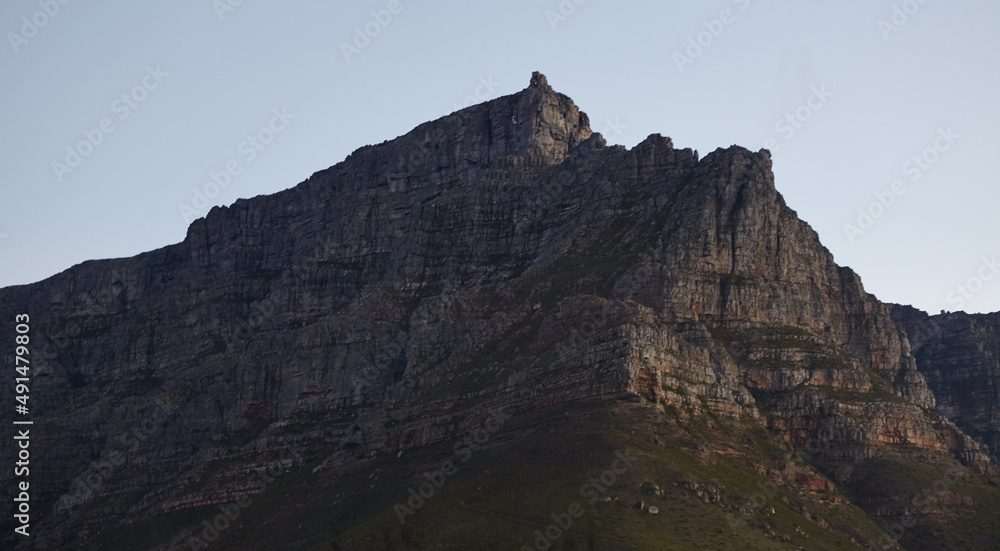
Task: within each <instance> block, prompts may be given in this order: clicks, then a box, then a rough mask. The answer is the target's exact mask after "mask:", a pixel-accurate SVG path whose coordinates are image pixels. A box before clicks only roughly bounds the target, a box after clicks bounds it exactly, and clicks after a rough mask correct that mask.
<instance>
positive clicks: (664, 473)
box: [137, 400, 880, 551]
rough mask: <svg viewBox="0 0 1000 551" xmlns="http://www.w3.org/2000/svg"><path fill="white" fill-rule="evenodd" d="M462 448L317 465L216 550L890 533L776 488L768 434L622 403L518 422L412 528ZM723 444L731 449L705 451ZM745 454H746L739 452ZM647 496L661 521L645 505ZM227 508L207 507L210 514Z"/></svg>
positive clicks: (822, 544)
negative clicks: (564, 527)
mask: <svg viewBox="0 0 1000 551" xmlns="http://www.w3.org/2000/svg"><path fill="white" fill-rule="evenodd" d="M452 445H453V443H452V442H449V443H444V444H440V445H435V446H429V447H427V448H423V449H419V450H414V451H412V452H410V453H407V454H404V455H403V456H402V457H400V458H396V457H383V458H376V459H372V460H367V461H363V462H362V463H361V464H359V465H357V466H355V467H354V468H353V469H351V470H350V471H349V472H347V473H345V474H344V475H343V476H337V475H335V474H334V473H333V472H331V471H326V470H320V471H318V472H317V473H315V474H314V473H312V472H311V470H312V467H314V466H315V465H316V464H317V463H314V464H312V465H309V466H307V467H306V468H303V469H301V470H299V471H297V472H296V473H293V474H291V475H289V476H288V477H286V478H284V479H282V480H281V481H279V482H276V483H274V484H272V485H271V486H269V487H268V488H267V490H266V491H265V492H264V493H262V494H260V495H258V496H255V497H254V498H253V503H252V505H251V506H250V507H249V508H248V509H246V510H245V511H243V513H242V514H241V515H240V517H239V518H238V519H237V520H236V522H235V523H234V524H233V526H231V527H229V528H228V529H226V530H224V531H223V532H222V534H221V537H220V538H219V539H218V540H217V541H215V542H213V543H212V544H211V545H210V546H209V548H210V549H219V550H230V549H232V550H236V549H240V550H245V549H258V548H262V547H259V546H258V545H256V544H258V543H259V542H268V543H270V544H271V545H268V546H267V547H268V548H278V549H311V550H313V551H319V550H334V549H342V550H352V549H353V550H362V549H363V550H386V551H388V550H431V549H436V550H448V549H456V550H458V549H461V550H465V551H472V550H480V549H481V550H487V549H489V550H495V549H512V550H514V549H521V548H522V546H523V545H528V546H529V547H531V548H534V544H533V542H534V540H535V539H536V538H537V535H536V534H535V533H534V532H535V530H542V531H544V530H545V529H546V526H547V525H550V524H552V522H553V521H552V519H551V515H552V514H553V513H562V512H566V511H567V510H568V508H569V507H570V505H571V504H573V503H577V504H579V505H580V507H581V508H582V510H583V511H584V514H583V516H582V517H580V518H578V519H574V522H573V525H572V526H571V527H570V529H569V530H568V531H567V533H566V534H564V535H562V536H561V537H559V538H558V539H557V540H556V541H555V542H554V544H553V545H552V547H551V548H550V549H553V550H573V549H577V550H585V549H590V550H646V549H650V550H652V549H656V550H665V549H677V550H681V549H684V550H688V549H692V550H693V549H706V550H708V549H725V548H729V547H732V548H737V549H746V550H770V549H799V548H800V547H803V548H805V549H816V550H826V549H830V550H835V549H854V548H857V547H856V546H855V545H853V544H852V543H851V542H850V541H849V538H848V537H847V536H846V535H845V534H853V535H855V536H856V537H857V538H858V539H859V540H860V539H861V538H877V537H878V536H879V535H880V531H879V529H878V528H877V527H876V526H875V524H874V523H873V522H872V521H871V520H870V519H869V518H868V517H867V516H865V514H864V513H863V512H862V511H861V510H860V509H858V508H856V507H854V506H852V505H846V504H833V503H832V502H833V501H834V499H833V498H834V497H835V496H834V495H832V494H830V495H824V494H805V493H802V492H800V491H799V490H797V489H795V488H790V487H787V486H772V485H769V480H768V479H767V478H765V477H764V476H762V475H761V474H759V473H758V472H757V470H756V467H757V466H758V465H768V466H777V464H778V463H779V462H781V461H783V460H784V458H785V457H786V455H785V453H784V451H783V447H782V444H781V443H780V442H777V441H776V440H775V439H774V438H773V437H772V436H770V435H768V434H767V433H766V432H764V431H760V430H756V431H739V430H736V429H731V428H726V427H724V426H720V425H717V424H716V425H715V426H714V428H709V427H708V426H707V425H702V426H697V427H686V428H680V427H678V426H676V425H675V424H674V423H673V422H672V418H671V417H669V416H667V415H666V414H663V413H661V412H659V411H658V410H657V409H655V408H653V407H649V406H647V405H639V404H635V403H630V402H626V401H620V400H590V401H585V402H578V403H574V404H568V405H565V406H560V407H559V408H553V409H549V410H545V411H542V412H537V413H534V414H531V415H527V416H523V417H515V418H513V419H511V420H509V421H508V422H507V423H506V424H505V425H504V426H503V428H502V429H501V430H500V431H499V432H497V433H495V434H493V435H491V437H490V439H489V441H488V442H487V443H486V445H485V446H484V447H483V448H482V449H479V450H476V451H474V452H472V453H471V456H469V457H468V461H467V462H465V463H459V466H458V472H457V473H456V474H455V475H454V476H451V477H448V478H447V481H446V483H445V484H444V485H443V486H442V487H441V488H440V489H439V490H436V491H435V494H434V495H433V496H432V497H431V498H430V499H428V500H427V502H426V504H425V505H424V506H423V507H421V508H419V509H418V510H417V511H416V512H415V514H414V515H412V516H409V517H407V519H406V522H405V524H401V523H400V522H399V520H398V517H397V514H396V513H395V512H394V510H393V505H394V504H395V503H397V502H399V503H403V502H405V500H406V499H407V497H408V494H407V489H408V488H409V487H411V486H415V485H419V484H420V483H421V482H422V481H423V480H424V478H423V476H422V473H423V472H425V471H427V470H434V469H436V468H438V467H439V466H440V465H441V463H442V462H443V461H446V460H448V459H460V458H461V456H456V454H455V453H454V452H453V450H452ZM713 449H714V450H719V451H720V452H719V453H714V452H712V451H706V450H713ZM624 450H628V451H629V452H630V453H631V454H633V455H635V456H637V457H639V460H638V462H637V463H636V464H635V465H634V466H633V467H631V468H629V469H628V470H627V471H626V472H624V473H622V474H621V475H618V476H617V477H616V480H615V482H614V483H613V484H612V485H611V486H610V487H609V488H608V490H607V491H606V492H605V493H602V494H601V497H604V496H607V497H611V498H612V501H610V502H605V501H603V500H600V501H597V502H596V503H591V502H590V501H589V500H588V499H587V498H585V497H583V496H581V492H580V489H581V486H582V485H584V484H586V483H587V481H588V480H589V479H592V478H596V477H600V476H601V474H602V472H603V471H605V470H607V469H609V467H611V466H612V464H613V462H614V459H615V453H616V452H617V451H624ZM736 450H738V451H739V452H740V455H739V456H737V455H735V454H734V453H730V452H733V451H736ZM605 476H607V475H605ZM643 483H647V484H646V485H645V486H643ZM653 484H655V485H657V486H658V487H659V488H660V490H661V491H662V495H656V491H655V490H654V489H653V487H652V485H653ZM691 488H694V489H691ZM713 488H714V490H713ZM698 492H701V494H702V495H701V496H699V495H698ZM702 496H704V497H702ZM824 498H825V499H824ZM640 500H643V501H644V502H645V505H646V506H649V505H655V506H657V507H658V508H659V509H660V513H659V514H657V515H652V514H649V513H648V512H647V511H641V510H639V509H636V508H634V504H635V503H636V502H638V501H640ZM741 507H742V512H741ZM772 508H773V509H774V512H773V513H772V512H771V509H772ZM800 511H809V513H808V515H809V517H811V519H810V518H807V517H806V516H805V515H804V514H802V513H800ZM216 513H217V510H216V511H213V510H212V509H211V508H209V509H208V510H207V511H205V513H204V514H205V517H204V518H211V517H212V516H214V515H215V514H216ZM137 528H141V527H137ZM771 532H773V534H774V535H771ZM782 536H788V540H789V541H782V538H781V537H782ZM272 542H285V544H284V545H283V546H274V545H273V543H272ZM182 548H183V549H188V548H190V547H188V546H184V547H182Z"/></svg>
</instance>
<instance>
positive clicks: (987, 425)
mask: <svg viewBox="0 0 1000 551" xmlns="http://www.w3.org/2000/svg"><path fill="white" fill-rule="evenodd" d="M892 317H893V319H895V320H896V322H897V323H898V324H899V326H900V327H902V328H903V329H904V330H905V331H906V333H907V335H909V336H910V337H909V340H910V343H911V347H912V349H913V352H912V353H913V355H914V356H915V357H916V359H917V367H918V368H919V369H920V371H921V373H923V375H924V377H925V378H926V380H927V383H928V385H929V386H930V388H931V390H933V392H934V395H935V396H936V398H937V410H938V411H940V412H941V413H942V414H944V415H945V416H947V417H948V418H949V419H951V420H952V421H954V422H955V423H957V424H958V426H960V427H962V429H963V430H965V431H966V432H967V433H968V434H970V435H972V436H974V437H975V438H976V440H978V441H980V442H982V443H983V444H985V445H986V446H987V447H988V448H989V450H990V453H991V454H992V455H994V456H996V455H1000V314H966V313H964V312H953V313H942V314H939V315H936V316H931V315H928V314H926V313H925V312H921V311H920V310H917V309H916V308H912V307H910V306H900V305H892Z"/></svg>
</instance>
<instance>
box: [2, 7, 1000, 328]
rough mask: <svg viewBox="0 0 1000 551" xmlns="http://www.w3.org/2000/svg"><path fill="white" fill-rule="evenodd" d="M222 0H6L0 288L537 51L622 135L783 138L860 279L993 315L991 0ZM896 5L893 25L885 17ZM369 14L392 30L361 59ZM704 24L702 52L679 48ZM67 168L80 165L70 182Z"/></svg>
mask: <svg viewBox="0 0 1000 551" xmlns="http://www.w3.org/2000/svg"><path fill="white" fill-rule="evenodd" d="M62 1H66V0H62ZM229 1H232V2H233V3H236V2H237V0H218V1H213V0H186V1H176V0H173V1H169V2H168V1H166V0H158V1H144V2H124V1H104V2H84V1H81V0H70V1H69V2H68V3H67V4H65V5H62V4H59V2H58V0H42V2H41V3H40V2H39V1H38V0H7V1H5V2H4V3H3V4H2V5H0V30H2V31H3V33H4V35H5V38H4V43H3V44H0V67H2V68H0V71H2V73H0V74H2V79H3V83H4V85H3V86H2V87H0V106H2V108H3V110H4V111H3V118H2V120H3V127H2V132H0V285H11V284H19V283H28V282H32V281H37V280H40V279H43V278H45V277H48V276H50V275H52V274H54V273H57V272H59V271H62V270H64V269H66V268H68V267H70V266H72V265H74V264H77V263H79V262H82V261H84V260H87V259H91V258H109V257H122V256H130V255H133V254H137V253H140V252H142V251H146V250H151V249H155V248H159V247H161V246H164V245H167V244H171V243H176V242H178V241H180V240H182V239H183V238H184V235H185V230H186V227H187V222H186V221H185V218H184V217H183V216H182V215H181V214H180V212H179V205H181V204H182V203H184V204H188V205H190V204H191V203H192V200H193V198H194V191H193V190H194V189H197V190H204V189H205V188H206V184H208V182H210V178H209V172H210V171H215V172H218V171H222V170H225V169H226V167H227V165H230V166H231V167H234V168H235V169H236V170H238V171H239V173H238V174H236V175H235V176H233V177H232V178H231V181H230V184H229V185H228V186H227V187H226V188H224V189H222V190H221V193H220V194H219V195H218V196H217V197H215V198H214V199H213V200H212V204H230V203H232V202H233V201H235V200H236V199H238V198H240V197H252V196H255V195H259V194H265V193H273V192H276V191H280V190H282V189H286V188H289V187H291V186H293V185H295V184H296V183H298V182H300V181H302V180H304V179H305V178H307V177H308V176H309V175H310V174H312V173H313V172H315V171H317V170H321V169H323V168H326V167H328V166H330V165H333V164H335V163H337V162H339V161H341V160H343V159H344V157H345V156H346V155H347V154H348V153H350V152H351V151H353V150H355V149H357V148H358V147H361V146H363V145H366V144H372V143H379V142H381V141H383V140H386V139H391V138H393V137H396V136H398V135H400V134H403V133H405V132H406V131H408V130H409V129H410V128H412V127H413V126H415V125H417V124H419V123H421V122H423V121H426V120H430V119H434V118H437V117H439V116H442V115H445V114H447V113H449V112H451V111H452V110H454V109H455V108H456V107H458V106H461V105H462V104H464V103H465V101H466V100H467V98H470V97H474V96H475V95H476V94H477V92H478V93H479V97H478V98H477V99H476V101H479V100H486V99H490V98H492V97H496V96H499V95H505V94H510V93H513V92H516V91H518V90H520V89H522V88H524V87H525V86H526V85H527V83H528V80H529V78H530V75H531V71H533V70H539V71H541V72H543V73H545V74H546V75H547V76H548V78H549V82H550V84H551V85H552V86H553V87H554V88H555V89H556V90H558V91H560V92H563V93H565V94H567V95H569V96H570V97H572V98H573V99H574V100H575V101H576V103H577V105H579V106H580V108H581V109H583V110H584V111H586V112H587V113H588V114H589V115H590V118H591V122H592V126H593V127H594V129H595V130H597V131H602V132H604V133H605V134H606V136H607V137H608V139H609V141H610V142H612V143H620V144H624V145H626V146H629V147H631V146H633V145H635V144H636V143H638V142H639V141H641V140H642V139H643V138H644V137H645V136H647V135H648V134H650V133H662V134H664V135H667V136H670V137H672V138H673V141H674V143H675V144H676V145H677V146H678V147H693V148H695V149H698V150H699V152H700V153H701V154H702V155H704V154H706V153H708V152H710V151H712V150H713V149H715V148H716V147H719V146H722V147H726V146H729V145H731V144H739V145H743V146H745V147H748V148H750V149H753V150H757V149H759V148H761V147H764V146H765V144H766V143H768V140H773V145H774V146H776V147H772V150H773V152H774V156H773V158H774V168H775V175H776V180H777V187H778V189H779V190H780V191H781V192H782V193H783V194H784V196H785V198H786V200H787V202H788V204H789V205H790V206H791V207H792V208H793V209H795V210H796V211H797V212H798V213H799V215H800V216H801V217H802V218H803V219H805V220H806V221H807V222H809V223H810V224H811V225H812V226H813V228H815V229H816V231H817V232H818V233H819V235H820V237H821V238H822V240H823V242H824V244H826V245H827V246H828V247H829V248H830V249H831V250H832V251H833V253H834V255H835V256H836V259H837V261H838V262H839V263H840V264H843V265H848V266H851V267H852V268H854V269H855V270H856V271H857V272H858V273H860V274H861V277H862V279H863V280H864V283H865V286H866V288H867V289H868V290H869V291H870V292H872V293H874V294H876V295H877V296H878V297H879V298H881V299H883V300H886V301H894V302H903V303H911V304H914V305H915V306H918V307H920V308H923V309H925V310H930V311H932V312H937V311H938V310H941V309H948V310H958V309H965V310H967V311H973V312H975V311H996V310H1000V274H996V275H994V273H993V271H994V270H995V269H997V270H1000V267H996V266H995V265H993V264H992V263H986V264H984V261H983V259H984V257H985V258H986V259H992V258H993V257H994V256H996V257H997V260H1000V243H998V240H997V236H998V235H1000V231H998V230H1000V217H998V216H997V206H998V205H1000V186H998V185H997V184H998V176H997V174H998V171H997V170H996V168H995V166H994V163H995V161H994V160H995V159H996V158H997V154H996V152H997V151H1000V133H998V129H1000V107H998V101H997V98H1000V32H998V31H1000V25H998V23H1000V5H998V4H997V3H996V2H990V1H986V0H980V1H972V0H967V1H950V2H944V1H942V0H925V1H924V3H922V4H921V3H919V2H918V1H917V0H907V1H906V2H902V1H888V0H876V1H872V0H867V1H864V2H862V1H841V2H833V1H819V0H818V1H805V2H776V1H769V2H766V1H763V0H713V1H710V2H662V1H657V2H654V1H632V2H628V1H618V2H611V1H610V0H586V1H585V2H582V3H580V4H579V5H576V4H574V3H573V1H572V0H565V1H563V2H561V3H562V5H563V9H564V11H565V12H566V13H568V15H567V16H566V17H565V18H555V17H552V16H551V14H547V12H549V11H551V12H552V13H558V11H559V9H560V1H559V0H552V1H531V2H529V1H521V0H504V1H499V0H497V1H492V2H484V1H481V2H458V1H438V2H426V1H425V2H414V1H410V0H398V7H397V6H396V5H393V6H392V7H393V8H395V11H397V12H398V13H396V14H394V15H392V14H390V15H391V20H388V24H387V25H384V26H383V25H382V24H381V23H378V22H377V21H376V18H375V17H374V16H373V15H372V12H373V11H377V10H385V9H386V8H387V7H388V6H389V5H390V2H389V1H388V0H385V1H382V0H374V1H369V0H365V1H353V2H320V1H317V0H290V1H286V2H280V3H279V2H264V1H262V0H243V1H242V2H241V3H239V5H238V6H236V7H235V8H234V9H232V10H231V11H227V12H224V13H223V17H221V18H220V16H219V14H218V13H217V11H216V9H217V6H218V5H223V4H224V5H228V2H229ZM577 1H579V0H577ZM50 3H51V5H50ZM53 6H58V12H55V8H54V7H53ZM44 7H48V9H49V11H50V12H54V13H55V15H52V16H48V15H45V16H42V15H39V14H38V12H44ZM570 7H572V8H573V9H572V13H570V11H571V10H570ZM894 7H896V8H898V11H896V13H895V22H896V23H901V24H899V25H898V26H896V30H891V29H888V27H885V26H883V28H882V29H880V25H879V21H880V20H882V21H885V22H886V23H887V24H892V17H893V14H894ZM400 8H401V9H400ZM914 8H916V9H914ZM723 10H730V12H729V13H724V12H723ZM905 11H910V12H912V13H910V14H909V15H907V14H906V13H905ZM904 16H905V21H904ZM22 18H28V20H29V21H30V20H32V19H35V21H36V22H41V23H44V26H41V27H40V28H37V29H35V30H36V31H37V32H35V33H32V28H31V26H30V25H29V26H27V28H26V26H25V23H24V20H22ZM381 19H382V20H383V21H386V20H387V19H388V18H387V17H386V14H383V15H382V16H381ZM712 20H718V22H715V23H713V22H712ZM366 24H367V25H368V27H369V30H371V31H372V33H373V34H377V36H375V37H374V38H373V39H371V40H370V44H368V45H367V46H366V47H365V48H363V49H360V51H359V52H356V53H354V54H353V55H351V60H350V62H348V61H347V60H346V59H345V55H344V52H343V48H342V43H345V42H347V43H350V42H352V41H353V40H354V39H355V34H356V31H355V27H362V28H363V27H365V25H366ZM25 31H26V35H31V36H27V37H26V35H23V34H22V33H24V32H25ZM702 31H705V32H704V33H702V35H701V36H700V39H701V41H702V43H703V44H707V46H702V47H700V48H701V51H700V52H698V51H697V49H695V48H692V49H691V50H690V52H688V53H689V54H691V55H690V57H689V58H688V60H690V61H691V63H687V60H683V59H681V58H679V57H678V55H675V53H676V54H679V55H685V56H686V55H688V53H685V50H686V49H687V48H688V47H689V46H690V42H689V41H688V39H689V37H690V38H691V40H693V41H696V42H697V40H698V39H699V33H701V32H702ZM711 31H714V32H715V35H712V34H711ZM12 33H16V35H17V36H14V34H12ZM716 35H717V36H716ZM15 49H16V50H17V51H16V52H15ZM679 64H680V65H681V68H679V67H678V65H679ZM487 84H488V86H487ZM137 86H138V87H139V88H136V87H137ZM143 86H145V87H143ZM816 92H819V94H817V95H815V96H813V94H815V93H816ZM122 94H126V95H128V94H131V95H133V96H134V97H132V98H129V97H126V99H125V100H122V99H121V96H122ZM821 96H822V98H821ZM116 100H117V101H118V102H117V103H115V101H116ZM140 100H141V101H140ZM130 104H131V105H130ZM275 109H277V110H278V111H279V112H281V111H282V110H284V111H285V113H287V114H286V115H283V116H284V119H285V120H280V119H277V118H275V114H274V110H275ZM789 114H790V116H791V117H792V121H793V122H788V121H785V122H779V121H782V120H783V119H785V118H786V117H787V116H789ZM126 115H127V116H126ZM796 117H799V119H803V122H800V120H798V119H796ZM103 119H108V120H107V121H104V123H103V124H104V125H105V126H104V128H105V129H106V130H107V129H111V131H110V132H106V131H102V132H101V134H104V135H103V138H102V139H101V141H100V143H99V144H98V145H97V146H95V147H91V148H90V149H91V151H87V149H88V148H87V146H84V147H83V148H82V152H86V153H89V154H88V155H87V156H85V157H81V159H80V161H81V162H80V163H79V166H77V167H75V168H73V167H69V166H68V164H67V155H68V153H67V147H71V148H76V147H77V144H78V142H80V141H81V140H84V139H85V136H84V134H83V133H84V131H91V132H90V135H91V137H92V138H93V139H94V140H95V141H96V140H97V134H96V133H95V132H93V130H94V129H99V128H100V127H101V125H102V120H103ZM265 129H266V130H265ZM949 129H950V135H949V133H948V130H949ZM251 134H253V135H259V136H260V138H262V139H264V140H266V141H269V143H267V144H266V145H264V144H261V143H259V142H258V145H257V147H256V148H254V146H253V145H251V144H250V143H249V142H247V143H244V142H245V141H246V140H247V137H248V135H251ZM942 135H949V138H948V139H945V138H944V137H941V138H940V139H938V137H939V136H942ZM935 146H937V150H935V149H934V147H935ZM928 148H930V149H928ZM251 150H252V151H253V153H251ZM252 155H253V158H252V160H250V159H251V156H252ZM914 155H917V156H922V157H925V159H919V158H918V161H919V162H917V161H914V160H913V159H912V158H913V156H914ZM70 161H75V160H74V159H72V158H71V159H70ZM54 162H60V163H63V164H67V168H72V171H69V172H67V171H62V173H61V174H60V177H61V178H62V181H60V179H59V178H58V177H57V175H56V173H55V171H54V169H53V163H54ZM907 163H909V164H907ZM921 165H922V166H921ZM894 180H899V183H898V184H896V191H897V192H898V191H902V190H905V193H903V194H894V193H893V192H892V189H893V181H894ZM900 186H904V187H900ZM209 189H211V188H209ZM876 193H881V194H882V196H883V198H884V201H886V202H889V201H890V199H891V201H892V204H891V206H889V207H888V208H885V207H881V208H880V207H879V206H875V207H871V205H872V203H874V202H876V201H877V198H876V195H875V194H876ZM869 207H871V211H872V213H875V214H878V215H879V216H878V217H877V218H873V219H872V220H871V222H872V224H871V226H870V227H867V228H862V227H861V226H860V225H859V222H858V218H859V213H858V209H859V208H860V209H869ZM861 222H865V223H866V222H868V221H866V220H862V221H861ZM845 224H853V225H855V226H857V227H858V229H859V230H862V231H863V233H860V234H859V233H857V232H854V233H853V235H852V237H853V242H852V240H851V239H849V237H848V235H847V233H846V232H845ZM980 276H983V277H982V279H980V280H978V281H977V280H976V279H975V278H978V277H980ZM987 277H988V278H989V280H987ZM970 278H973V281H972V282H971V287H972V289H971V290H969V289H966V290H964V293H966V296H963V295H962V294H961V293H962V292H963V290H960V289H959V286H960V285H968V284H969V283H970V281H969V280H970ZM973 291H976V292H973Z"/></svg>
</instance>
